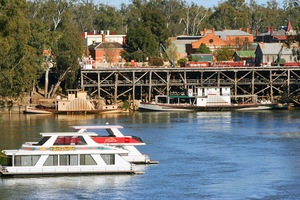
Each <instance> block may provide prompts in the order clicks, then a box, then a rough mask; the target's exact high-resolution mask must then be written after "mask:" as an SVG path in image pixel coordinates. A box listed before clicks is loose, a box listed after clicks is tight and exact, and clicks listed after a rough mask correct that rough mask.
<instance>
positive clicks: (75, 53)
mask: <svg viewBox="0 0 300 200" xmlns="http://www.w3.org/2000/svg"><path fill="white" fill-rule="evenodd" d="M60 28H61V29H62V30H61V32H60V33H61V37H59V39H58V41H57V48H56V52H54V53H55V56H54V57H55V61H56V67H55V71H56V78H57V82H56V84H55V86H54V89H53V91H52V92H51V94H50V95H51V98H53V97H54V95H55V93H56V91H57V89H58V88H59V86H60V84H61V82H62V81H63V80H64V79H65V78H66V77H67V75H71V76H69V78H74V77H76V76H75V75H76V73H78V71H79V70H80V65H79V58H81V57H82V55H83V53H84V49H85V46H84V43H83V40H82V38H81V36H80V34H79V32H78V31H77V30H76V28H75V27H74V26H72V25H71V24H70V23H69V20H68V16H65V21H63V23H62V25H61V27H60Z"/></svg>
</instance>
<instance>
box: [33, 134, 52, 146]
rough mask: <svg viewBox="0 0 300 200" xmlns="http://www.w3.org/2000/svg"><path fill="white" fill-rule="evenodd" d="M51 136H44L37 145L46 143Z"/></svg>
mask: <svg viewBox="0 0 300 200" xmlns="http://www.w3.org/2000/svg"><path fill="white" fill-rule="evenodd" d="M49 138H50V136H47V137H43V138H42V139H41V140H40V141H39V143H37V144H36V145H38V146H41V145H43V144H45V143H46V142H47V141H48V140H49Z"/></svg>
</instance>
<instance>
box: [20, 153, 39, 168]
mask: <svg viewBox="0 0 300 200" xmlns="http://www.w3.org/2000/svg"><path fill="white" fill-rule="evenodd" d="M40 157H41V156H40V155H37V156H15V166H35V164H36V163H37V161H38V160H39V159H40Z"/></svg>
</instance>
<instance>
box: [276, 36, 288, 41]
mask: <svg viewBox="0 0 300 200" xmlns="http://www.w3.org/2000/svg"><path fill="white" fill-rule="evenodd" d="M275 38H277V39H278V40H286V39H287V37H286V36H275Z"/></svg>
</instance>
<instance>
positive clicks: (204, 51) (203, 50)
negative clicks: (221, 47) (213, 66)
mask: <svg viewBox="0 0 300 200" xmlns="http://www.w3.org/2000/svg"><path fill="white" fill-rule="evenodd" d="M196 53H201V54H211V50H210V49H209V47H207V46H206V44H204V43H201V45H200V47H199V48H198V49H197V50H196Z"/></svg>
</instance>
